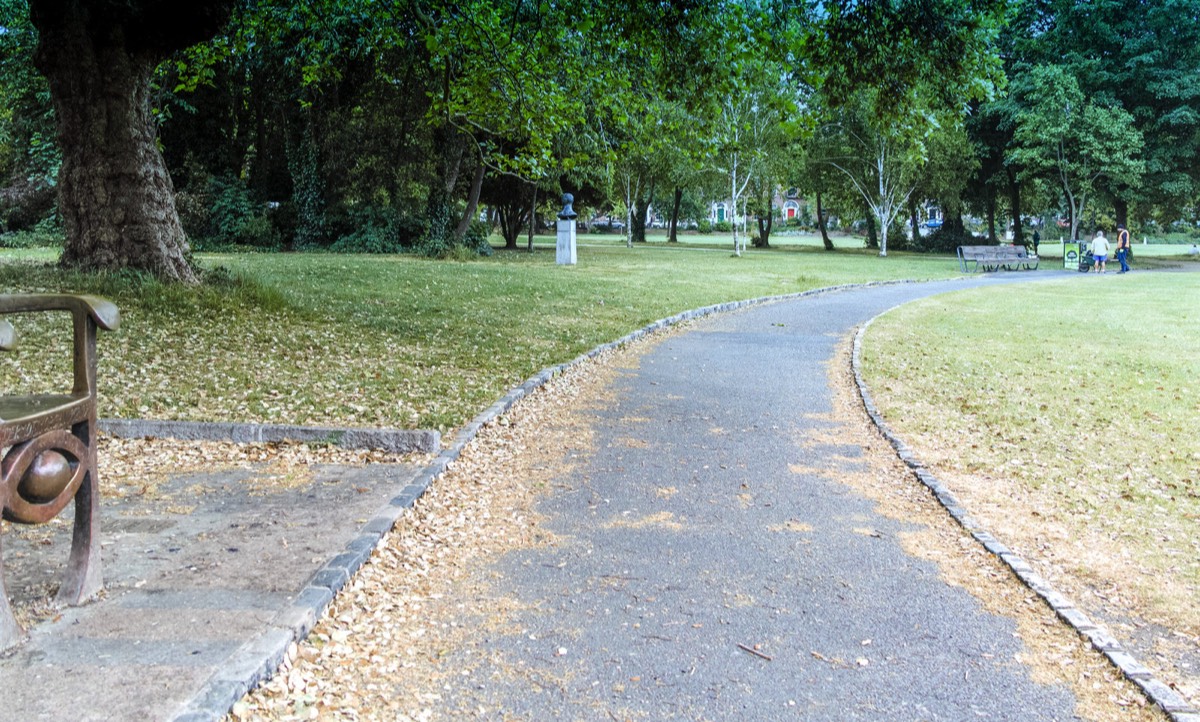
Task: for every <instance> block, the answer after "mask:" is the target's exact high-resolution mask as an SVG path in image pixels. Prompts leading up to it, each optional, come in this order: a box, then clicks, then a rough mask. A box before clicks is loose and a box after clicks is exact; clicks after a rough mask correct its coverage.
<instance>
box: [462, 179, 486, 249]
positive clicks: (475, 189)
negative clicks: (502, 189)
mask: <svg viewBox="0 0 1200 722" xmlns="http://www.w3.org/2000/svg"><path fill="white" fill-rule="evenodd" d="M486 171H487V168H486V167H485V166H484V165H483V162H482V161H481V162H480V163H479V166H478V167H476V168H475V176H474V177H473V178H472V179H471V190H470V191H469V192H468V193H467V210H466V211H465V212H464V213H463V217H462V220H460V221H459V222H458V227H457V228H455V229H454V241H455V243H461V242H462V239H463V238H464V237H465V236H466V235H467V230H469V229H470V228H471V221H473V220H474V219H475V211H476V210H477V209H478V208H479V193H480V191H481V190H482V189H483V176H484V173H485V172H486Z"/></svg>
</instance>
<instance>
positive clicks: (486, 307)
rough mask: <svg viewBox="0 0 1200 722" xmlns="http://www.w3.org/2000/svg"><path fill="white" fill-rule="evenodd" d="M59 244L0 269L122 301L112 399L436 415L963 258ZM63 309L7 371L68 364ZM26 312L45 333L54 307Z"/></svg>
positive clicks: (465, 414) (298, 417) (106, 384)
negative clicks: (81, 258) (217, 276)
mask: <svg viewBox="0 0 1200 722" xmlns="http://www.w3.org/2000/svg"><path fill="white" fill-rule="evenodd" d="M52 259H53V256H52V255H51V254H48V253H46V252H29V251H22V252H4V253H0V281H2V282H3V284H4V287H5V288H9V289H13V290H22V291H28V290H39V289H40V290H55V291H57V290H71V291H80V292H91V293H98V294H100V295H105V296H108V297H110V298H112V299H113V300H114V301H115V302H116V303H117V304H118V305H119V306H120V307H121V309H122V313H123V325H122V328H121V330H120V331H119V332H117V333H115V334H104V335H103V336H102V338H101V342H100V344H101V348H100V358H101V364H100V386H101V398H102V407H101V415H103V416H115V417H144V418H163V419H192V420H211V421H218V420H219V421H263V422H275V423H281V422H286V423H299V424H325V423H329V424H344V425H362V426H394V427H402V428H438V429H442V430H451V429H454V428H457V427H460V426H462V425H463V424H465V423H466V422H467V421H468V420H469V419H471V418H472V417H474V416H475V415H476V414H477V413H478V412H479V411H481V410H482V409H484V408H486V407H487V406H488V405H490V404H491V403H492V402H493V401H495V400H496V399H497V398H498V397H500V396H501V395H503V393H504V392H506V391H507V390H508V389H509V388H511V387H512V386H514V385H516V384H518V383H520V382H521V381H523V380H524V379H526V378H528V377H529V376H530V375H532V374H534V373H536V372H537V371H538V370H540V369H542V368H545V367H546V366H549V365H552V364H556V363H560V362H562V361H566V360H569V359H571V358H574V357H575V356H576V355H578V354H579V353H581V352H583V351H585V350H587V349H590V348H592V347H594V346H596V345H598V344H601V343H604V342H607V341H610V340H612V339H614V338H618V337H620V336H622V335H624V334H626V333H628V332H629V331H631V330H633V329H636V328H639V327H641V326H644V325H645V324H647V323H650V322H652V321H654V320H656V319H659V318H662V317H665V316H669V315H672V314H675V313H678V312H680V311H683V310H686V309H689V308H695V307H698V306H705V305H709V304H713V303H718V302H722V301H729V300H737V299H745V298H751V297H757V296H767V295H775V294H785V293H793V292H797V291H803V290H807V289H811V288H817V287H822V286H830V285H836V284H841V283H849V282H860V281H870V280H880V279H902V278H920V279H930V278H946V277H950V276H954V275H956V274H957V264H956V263H955V262H954V261H953V259H950V258H948V257H945V256H941V257H938V256H916V255H906V254H892V255H891V256H889V257H888V258H879V257H877V256H876V255H875V254H874V253H872V252H869V251H863V250H855V251H850V250H845V251H837V252H833V253H828V252H825V251H820V250H816V249H812V248H794V249H789V250H782V249H781V250H775V251H758V252H751V253H747V254H746V255H745V256H744V257H742V258H733V257H731V255H730V253H729V252H728V251H727V250H724V251H717V250H710V249H704V248H692V247H667V246H666V244H661V245H660V244H648V245H646V246H639V247H635V248H633V249H628V248H625V247H624V246H623V245H621V244H620V243H619V242H610V243H607V244H600V245H596V246H593V245H585V246H583V247H581V248H580V249H579V264H578V265H577V266H574V267H567V266H558V265H556V264H555V261H554V252H553V250H551V249H549V248H545V249H539V250H538V251H536V252H535V253H533V254H529V253H526V252H498V253H496V254H495V255H494V256H493V257H491V258H486V259H483V258H481V259H479V260H473V261H469V262H454V261H435V260H427V259H421V258H415V257H412V256H353V255H326V254H230V255H204V254H201V255H200V256H199V260H200V263H201V264H202V265H203V266H205V267H208V268H215V267H218V266H220V267H224V268H227V269H229V271H230V272H231V273H230V274H228V275H229V276H230V277H229V278H227V280H226V281H225V282H223V283H217V284H215V285H213V284H209V285H206V286H205V287H203V288H201V289H191V290H189V289H182V288H176V287H167V286H162V285H160V284H157V283H153V282H142V281H136V280H131V279H129V278H127V277H117V278H108V279H95V278H88V277H83V276H78V275H74V274H63V273H62V272H59V271H56V270H54V269H52V268H49V267H46V265H45V264H46V263H47V262H49V261H51V260H52ZM39 264H40V265H39ZM56 323H58V324H59V325H58V327H57V328H56V329H46V330H45V331H42V332H41V333H42V336H41V338H43V339H44V340H43V341H40V342H38V341H35V342H32V343H26V344H25V346H26V350H25V351H23V352H22V353H20V354H17V355H15V358H16V359H17V361H18V363H17V365H15V366H13V365H10V366H6V367H5V371H4V374H5V375H4V376H3V383H4V386H5V388H11V389H15V388H21V387H29V386H39V385H44V384H45V383H46V382H45V378H46V377H47V376H48V375H53V376H54V377H55V378H56V379H65V378H66V377H67V374H68V370H67V365H68V363H69V354H68V353H67V352H66V350H65V349H66V343H67V337H68V334H67V332H66V323H65V317H64V318H62V319H57V320H56ZM18 326H19V327H18V333H23V334H25V335H27V336H28V337H30V338H37V336H38V334H37V333H36V332H35V331H37V330H38V329H41V328H42V327H45V326H46V322H44V321H40V320H39V321H34V320H32V319H24V320H19V322H18ZM39 346H45V347H46V348H45V349H42V350H41V352H40V353H39V352H37V349H38V347H39ZM59 383H61V381H60V382H59Z"/></svg>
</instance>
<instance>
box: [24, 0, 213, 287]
mask: <svg viewBox="0 0 1200 722" xmlns="http://www.w3.org/2000/svg"><path fill="white" fill-rule="evenodd" d="M62 9H63V11H64V12H62V14H61V16H60V17H58V18H56V19H55V21H49V20H48V18H47V17H45V16H49V15H51V14H52V13H51V12H46V13H42V14H38V15H43V17H42V18H41V21H36V20H35V22H36V24H37V25H38V30H39V33H40V35H39V45H38V51H37V55H36V60H37V65H38V68H39V69H40V70H41V71H42V73H43V74H44V75H45V76H46V79H47V80H48V81H49V84H50V95H51V97H52V98H53V100H54V110H55V113H56V117H57V121H58V142H59V148H60V149H61V150H62V166H61V168H60V170H59V174H58V188H59V195H58V197H59V210H60V212H61V214H62V219H63V224H64V226H65V230H66V235H67V241H66V246H65V247H64V248H63V253H62V264H63V265H64V266H69V267H76V268H83V269H87V270H118V269H122V268H135V269H139V270H144V271H149V272H151V273H153V274H154V275H156V276H158V277H160V278H164V279H168V280H175V281H183V282H187V283H192V282H195V281H196V280H197V274H196V271H195V269H194V268H193V267H192V265H191V263H190V262H189V261H188V258H187V254H188V242H187V238H186V236H185V234H184V232H183V227H182V226H181V225H180V223H179V214H178V213H177V212H176V209H175V190H174V187H173V186H172V184H171V177H170V175H169V174H168V173H167V167H166V163H165V162H164V161H163V158H162V154H161V153H159V151H158V145H157V142H156V133H155V131H154V122H153V118H152V117H151V114H150V105H149V95H150V79H151V77H152V76H153V74H154V69H155V67H156V66H157V65H158V58H157V56H156V55H151V54H149V53H136V52H130V51H129V50H128V49H127V48H126V46H125V43H124V38H123V37H122V36H120V35H117V34H118V33H120V32H122V31H121V30H116V31H114V35H117V36H116V37H107V38H96V37H94V36H93V34H92V33H91V31H90V29H89V27H88V22H89V13H88V11H87V10H86V9H84V8H83V7H80V6H79V5H74V4H66V6H65V7H64V8H62ZM36 17H37V15H35V18H36Z"/></svg>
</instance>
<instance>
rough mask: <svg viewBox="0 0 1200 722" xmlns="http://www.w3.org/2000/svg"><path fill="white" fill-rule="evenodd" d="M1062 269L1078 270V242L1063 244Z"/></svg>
mask: <svg viewBox="0 0 1200 722" xmlns="http://www.w3.org/2000/svg"><path fill="white" fill-rule="evenodd" d="M1063 268H1069V269H1071V270H1072V271H1074V270H1076V269H1078V268H1079V243H1078V242H1076V243H1064V244H1063Z"/></svg>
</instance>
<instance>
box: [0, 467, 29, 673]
mask: <svg viewBox="0 0 1200 722" xmlns="http://www.w3.org/2000/svg"><path fill="white" fill-rule="evenodd" d="M7 497H8V488H7V486H5V485H3V484H0V508H3V506H4V503H5V502H6V501H7V500H8V499H7ZM24 638H25V632H24V630H22V629H21V625H19V624H17V620H16V618H15V617H13V613H12V607H11V606H9V604H8V588H7V587H6V586H5V585H4V549H3V548H0V651H4V650H5V649H8V648H9V647H11V646H13V645H14V644H17V643H18V642H20V641H21V640H23V639H24Z"/></svg>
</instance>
